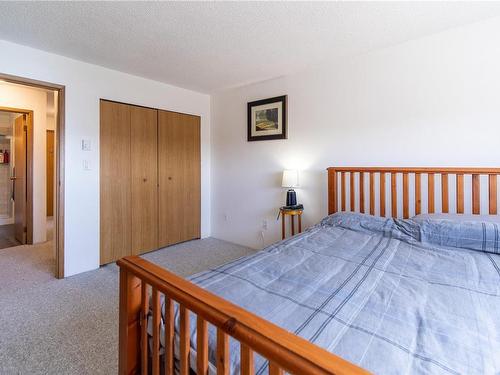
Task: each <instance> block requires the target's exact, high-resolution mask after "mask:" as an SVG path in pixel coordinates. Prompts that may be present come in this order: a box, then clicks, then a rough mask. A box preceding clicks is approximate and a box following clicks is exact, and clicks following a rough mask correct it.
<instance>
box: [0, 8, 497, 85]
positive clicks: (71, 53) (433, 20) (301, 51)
mask: <svg viewBox="0 0 500 375" xmlns="http://www.w3.org/2000/svg"><path fill="white" fill-rule="evenodd" d="M499 15H500V2H486V3H479V2H457V3H452V2H331V3H324V2H312V3H311V2H310V3H305V2H302V3H298V2H280V3H276V2H201V3H192V2H176V3H166V2H147V3H145V2H127V3H122V2H99V3H97V2H57V3H48V2H38V3H30V2H1V3H0V39H5V40H9V41H13V42H16V43H20V44H24V45H28V46H32V47H35V48H39V49H42V50H46V51H50V52H54V53H57V54H61V55H65V56H68V57H72V58H75V59H79V60H83V61H87V62H90V63H94V64H98V65H102V66H106V67H109V68H113V69H117V70H121V71H124V72H128V73H131V74H135V75H138V76H143V77H147V78H151V79H154V80H158V81H163V82H167V83H172V84H175V85H178V86H182V87H187V88H191V89H195V90H199V91H204V92H211V91H214V90H218V89H221V88H226V87H232V86H238V85H242V84H245V83H250V82H256V81H262V80H265V79H269V78H273V77H277V76H281V75H284V74H288V73H292V72H296V71H300V70H303V69H305V68H307V67H308V66H311V65H316V64H321V63H323V62H326V61H330V60H334V59H337V58H339V57H344V56H350V55H355V54H359V53H365V52H368V51H370V50H373V49H376V48H381V47H386V46H389V45H392V44H396V43H399V42H403V41H405V40H409V39H413V38H417V37H420V36H424V35H427V34H431V33H435V32H439V31H442V30H445V29H448V28H451V27H456V26H460V25H464V24H467V23H471V22H476V21H479V20H482V19H485V18H489V17H492V16H499ZM2 58H7V56H3V57H2Z"/></svg>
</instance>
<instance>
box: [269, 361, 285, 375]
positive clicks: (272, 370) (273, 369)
mask: <svg viewBox="0 0 500 375" xmlns="http://www.w3.org/2000/svg"><path fill="white" fill-rule="evenodd" d="M283 374H284V372H283V369H281V368H280V367H279V366H278V365H277V364H276V363H274V362H270V363H269V375H283Z"/></svg>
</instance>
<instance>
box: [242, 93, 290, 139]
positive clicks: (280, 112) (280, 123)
mask: <svg viewBox="0 0 500 375" xmlns="http://www.w3.org/2000/svg"><path fill="white" fill-rule="evenodd" d="M286 101H287V96H286V95H283V96H277V97H275V98H270V99H263V100H257V101H255V102H250V103H248V141H249V142H250V141H264V140H270V139H286V137H287V126H286Z"/></svg>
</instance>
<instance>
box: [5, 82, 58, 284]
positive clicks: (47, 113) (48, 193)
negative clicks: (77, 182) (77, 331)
mask: <svg viewBox="0 0 500 375" xmlns="http://www.w3.org/2000/svg"><path fill="white" fill-rule="evenodd" d="M0 93H1V95H0V251H3V252H4V254H5V252H6V251H14V252H15V251H16V249H17V248H16V246H22V245H27V246H28V247H26V246H25V247H23V248H18V249H20V250H21V249H22V250H23V251H25V252H26V253H29V251H30V250H29V249H30V248H31V247H30V245H32V246H33V250H34V252H35V251H40V249H44V251H46V252H47V255H49V256H50V257H51V259H53V261H52V262H51V263H53V266H54V267H53V268H52V267H50V268H52V269H53V271H54V274H55V275H56V277H58V278H62V277H64V257H63V246H62V245H63V238H62V234H63V232H62V229H63V200H62V188H63V184H62V183H61V180H62V160H63V158H62V156H63V153H62V150H63V147H62V146H63V144H62V141H63V130H64V121H63V119H64V117H63V113H64V112H63V110H64V87H63V86H59V85H53V84H49V83H45V82H39V81H32V80H27V79H24V78H18V77H12V76H5V75H1V74H0ZM7 247H9V249H6V250H1V249H5V248H7ZM11 254H13V253H11ZM45 272H47V271H45Z"/></svg>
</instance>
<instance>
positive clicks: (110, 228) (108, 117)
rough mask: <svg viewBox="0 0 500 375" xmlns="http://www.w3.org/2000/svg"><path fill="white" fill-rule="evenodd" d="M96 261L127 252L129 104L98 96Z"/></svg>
mask: <svg viewBox="0 0 500 375" xmlns="http://www.w3.org/2000/svg"><path fill="white" fill-rule="evenodd" d="M100 107H101V125H100V189H101V192H100V212H101V213H100V249H101V251H100V252H101V258H100V263H101V264H105V263H109V262H112V261H114V260H116V259H119V258H121V257H124V256H127V255H130V249H131V241H132V235H131V224H132V223H131V221H130V218H131V210H130V107H129V106H128V105H125V104H120V103H113V102H108V101H104V100H101V105H100Z"/></svg>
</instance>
